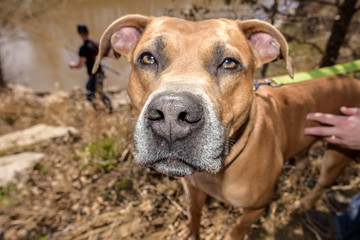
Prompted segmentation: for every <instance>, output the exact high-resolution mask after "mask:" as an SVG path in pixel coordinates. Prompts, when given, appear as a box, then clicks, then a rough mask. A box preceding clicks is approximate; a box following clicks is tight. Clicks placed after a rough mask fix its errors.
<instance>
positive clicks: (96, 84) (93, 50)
mask: <svg viewBox="0 0 360 240" xmlns="http://www.w3.org/2000/svg"><path fill="white" fill-rule="evenodd" d="M77 32H78V34H79V36H80V38H81V39H82V40H83V45H82V46H81V47H80V50H79V57H80V58H79V61H78V62H74V61H70V62H69V67H70V68H77V69H79V68H82V67H83V66H84V65H86V68H87V73H88V75H89V80H88V82H87V83H86V89H87V90H88V93H87V99H88V100H89V101H90V102H91V101H93V100H94V98H95V97H96V94H98V95H99V96H100V97H101V100H102V102H103V103H104V104H105V106H106V107H108V108H109V112H110V113H112V105H111V101H110V98H109V97H108V96H107V95H106V94H105V93H104V92H103V80H104V78H105V74H104V71H103V70H102V68H101V65H100V66H99V68H98V70H97V72H96V73H95V74H92V69H93V66H94V63H95V58H96V55H97V54H98V52H99V46H98V43H96V42H95V41H93V40H90V39H89V30H88V28H87V26H86V25H85V24H78V25H77Z"/></svg>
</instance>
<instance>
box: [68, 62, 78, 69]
mask: <svg viewBox="0 0 360 240" xmlns="http://www.w3.org/2000/svg"><path fill="white" fill-rule="evenodd" d="M76 65H77V63H76V62H74V61H70V62H69V67H70V68H75V67H76Z"/></svg>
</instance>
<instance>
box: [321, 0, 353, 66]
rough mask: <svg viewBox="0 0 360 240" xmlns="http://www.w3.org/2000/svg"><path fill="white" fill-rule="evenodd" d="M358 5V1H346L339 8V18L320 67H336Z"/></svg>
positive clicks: (335, 22)
mask: <svg viewBox="0 0 360 240" xmlns="http://www.w3.org/2000/svg"><path fill="white" fill-rule="evenodd" d="M356 3H357V0H345V1H344V3H343V4H342V6H341V7H340V8H339V14H338V16H339V18H337V19H336V20H335V21H334V24H333V27H332V29H331V35H330V38H329V40H328V42H327V45H326V50H325V54H324V56H323V58H322V60H321V64H320V67H325V66H330V65H334V64H335V63H336V59H337V58H338V56H339V50H340V48H341V46H342V45H343V43H344V42H345V37H346V33H347V31H348V27H349V25H350V22H351V19H352V17H353V16H354V14H355V13H356V10H357V9H356V8H355V5H356Z"/></svg>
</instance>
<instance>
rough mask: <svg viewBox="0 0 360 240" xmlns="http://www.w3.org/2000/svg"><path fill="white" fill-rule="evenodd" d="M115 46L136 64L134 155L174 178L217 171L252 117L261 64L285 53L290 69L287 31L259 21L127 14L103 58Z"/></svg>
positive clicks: (109, 37) (107, 36)
mask: <svg viewBox="0 0 360 240" xmlns="http://www.w3.org/2000/svg"><path fill="white" fill-rule="evenodd" d="M110 48H112V49H114V51H115V52H116V53H117V54H120V55H125V56H126V57H127V58H128V60H129V61H130V62H131V64H132V67H133V71H132V74H131V79H130V82H129V86H128V93H129V96H130V98H131V100H132V103H133V105H134V107H135V108H136V109H138V110H139V112H140V113H139V117H138V120H137V123H136V127H135V135H134V138H135V147H136V152H135V160H136V162H137V163H139V164H142V165H145V166H152V167H154V168H155V169H157V170H158V171H160V172H163V173H165V174H169V175H174V176H185V175H190V174H192V173H194V172H201V171H205V172H209V173H217V172H219V171H220V169H221V167H222V164H223V160H224V158H225V156H226V154H227V153H228V138H229V136H230V135H231V134H232V133H234V131H236V130H237V129H238V128H239V127H241V126H242V125H243V124H244V123H245V122H247V121H248V117H249V112H250V109H251V106H252V104H253V100H254V93H253V90H252V89H253V82H252V75H253V72H254V69H255V67H258V66H260V65H262V64H263V63H265V62H269V61H272V60H275V59H277V58H278V57H279V56H280V55H282V56H283V57H284V58H285V60H286V61H287V65H288V70H289V71H291V67H290V59H289V57H288V56H287V44H286V42H285V40H284V38H283V36H282V35H281V34H280V33H279V32H278V31H277V30H276V29H275V28H273V27H272V26H271V25H269V24H267V23H264V22H260V21H257V20H253V21H251V20H250V21H230V20H225V19H220V20H206V21H201V22H190V21H185V20H181V19H176V18H169V17H161V18H148V17H144V16H140V15H129V16H125V17H123V18H120V19H118V20H117V21H115V22H114V23H113V24H112V25H110V26H109V28H108V29H107V30H106V31H105V33H104V34H103V37H102V39H101V42H100V53H99V56H100V57H99V58H98V60H100V58H101V56H102V55H104V54H105V52H107V51H108V50H109V49H110ZM98 62H99V61H98Z"/></svg>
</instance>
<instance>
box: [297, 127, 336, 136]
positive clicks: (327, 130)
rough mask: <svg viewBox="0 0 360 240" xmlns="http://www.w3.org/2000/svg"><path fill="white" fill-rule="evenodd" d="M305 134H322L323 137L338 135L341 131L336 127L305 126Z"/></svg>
mask: <svg viewBox="0 0 360 240" xmlns="http://www.w3.org/2000/svg"><path fill="white" fill-rule="evenodd" d="M304 131H305V134H306V135H314V136H321V137H328V136H333V135H335V136H336V135H337V134H338V133H339V130H338V129H337V128H334V127H323V126H322V127H308V128H305V130H304Z"/></svg>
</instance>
